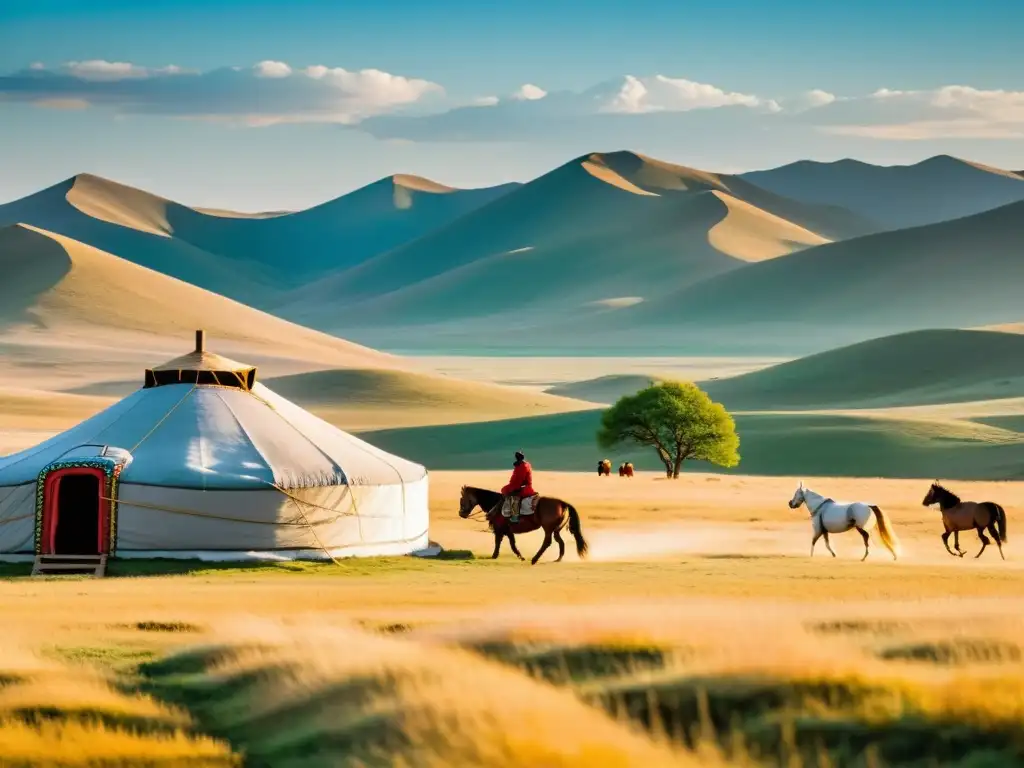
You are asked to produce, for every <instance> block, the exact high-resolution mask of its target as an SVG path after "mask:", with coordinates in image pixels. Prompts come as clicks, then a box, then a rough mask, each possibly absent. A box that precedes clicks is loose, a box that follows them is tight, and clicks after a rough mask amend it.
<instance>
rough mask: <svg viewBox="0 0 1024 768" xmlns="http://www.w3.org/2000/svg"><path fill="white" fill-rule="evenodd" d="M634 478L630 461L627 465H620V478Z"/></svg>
mask: <svg viewBox="0 0 1024 768" xmlns="http://www.w3.org/2000/svg"><path fill="white" fill-rule="evenodd" d="M632 476H633V465H632V464H631V463H629V462H628V461H627V462H626V463H625V464H621V465H619V477H632Z"/></svg>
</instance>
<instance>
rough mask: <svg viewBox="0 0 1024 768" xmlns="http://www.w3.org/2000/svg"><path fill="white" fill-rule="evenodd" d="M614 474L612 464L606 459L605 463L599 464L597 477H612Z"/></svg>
mask: <svg viewBox="0 0 1024 768" xmlns="http://www.w3.org/2000/svg"><path fill="white" fill-rule="evenodd" d="M611 474H612V463H611V462H610V461H609V460H608V459H605V460H604V461H599V462H597V476H598V477H600V476H601V475H605V476H607V477H610V476H611Z"/></svg>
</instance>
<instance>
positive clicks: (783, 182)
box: [742, 155, 1024, 229]
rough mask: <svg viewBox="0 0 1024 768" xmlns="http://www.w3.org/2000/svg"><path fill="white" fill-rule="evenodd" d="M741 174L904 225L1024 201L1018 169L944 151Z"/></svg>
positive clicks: (894, 226) (786, 191)
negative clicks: (897, 161)
mask: <svg viewBox="0 0 1024 768" xmlns="http://www.w3.org/2000/svg"><path fill="white" fill-rule="evenodd" d="M742 178H744V179H746V180H747V181H750V182H753V183H754V184H756V185H758V186H760V187H763V188H764V189H768V190H771V191H773V192H775V193H777V194H780V195H785V196H786V197H790V198H793V199H795V200H803V201H806V202H814V203H828V204H831V205H837V206H841V207H843V208H845V209H847V210H849V211H853V212H855V213H858V214H860V215H862V216H865V217H867V218H868V219H871V220H873V221H876V222H878V223H880V224H882V225H884V226H885V227H886V228H889V229H899V228H902V227H914V226H920V225H923V224H933V223H935V222H939V221H945V220H948V219H955V218H960V217H962V216H969V215H971V214H975V213H980V212H981V211H986V210H989V209H991V208H998V207H999V206H1002V205H1006V204H1007V203H1012V202H1014V201H1017V200H1024V184H1022V183H1021V182H1022V181H1024V179H1022V178H1020V176H1019V174H1014V173H1012V172H1010V171H1004V170H1001V169H998V168H990V167H988V166H983V165H979V164H977V163H971V162H969V161H966V160H960V159H958V158H955V157H949V156H948V155H939V156H937V157H933V158H930V159H928V160H925V161H923V162H920V163H916V164H914V165H894V166H878V165H870V164H868V163H862V162H860V161H857V160H840V161H838V162H834V163H818V162H814V161H811V160H802V161H800V162H797V163H792V164H790V165H784V166H782V167H781V168H773V169H770V170H766V171H754V172H752V173H745V174H743V175H742Z"/></svg>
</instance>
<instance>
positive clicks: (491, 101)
mask: <svg viewBox="0 0 1024 768" xmlns="http://www.w3.org/2000/svg"><path fill="white" fill-rule="evenodd" d="M499 101H501V99H499V98H498V97H497V96H481V97H480V98H478V99H473V102H472V106H474V107H493V106H495V105H496V104H497V103H498V102H499Z"/></svg>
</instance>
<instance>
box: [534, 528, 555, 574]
mask: <svg viewBox="0 0 1024 768" xmlns="http://www.w3.org/2000/svg"><path fill="white" fill-rule="evenodd" d="M550 546H551V531H550V530H548V529H546V528H545V529H544V541H543V542H541V545H540V549H538V550H537V554H536V555H534V556H533V560H531V561H530V565H536V564H537V561H538V560H540V556H541V555H543V554H544V551H545V550H546V549H547V548H548V547H550Z"/></svg>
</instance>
